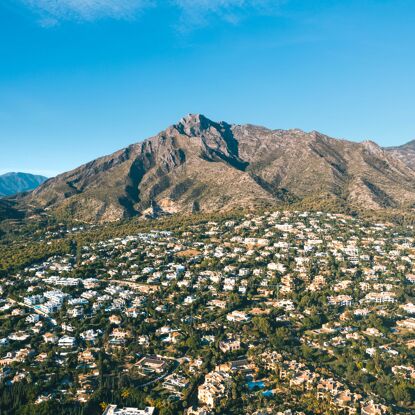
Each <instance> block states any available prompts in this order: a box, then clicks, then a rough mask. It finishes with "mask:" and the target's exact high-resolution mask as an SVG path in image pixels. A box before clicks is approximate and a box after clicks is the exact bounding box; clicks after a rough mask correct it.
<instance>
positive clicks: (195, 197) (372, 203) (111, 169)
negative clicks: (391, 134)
mask: <svg viewBox="0 0 415 415" xmlns="http://www.w3.org/2000/svg"><path fill="white" fill-rule="evenodd" d="M397 152H400V153H399V154H398V153H397ZM403 152H404V150H402V149H400V150H397V149H396V148H392V149H388V148H382V147H380V146H379V145H377V144H376V143H374V142H372V141H364V142H361V143H357V142H352V141H348V140H345V139H335V138H331V137H329V136H327V135H325V134H322V133H319V132H317V131H312V132H304V131H302V130H299V129H291V130H281V129H277V130H271V129H268V128H266V127H261V126H254V125H251V124H245V125H238V124H228V123H227V122H224V121H220V122H216V121H212V120H210V119H209V118H207V117H205V116H203V115H201V114H189V115H187V116H185V117H183V118H182V119H181V120H180V121H179V122H177V123H176V124H173V125H171V126H169V127H167V128H166V129H165V130H164V131H161V132H160V133H159V134H156V135H155V136H153V137H150V138H148V139H146V140H144V141H142V142H138V143H135V144H131V145H129V146H128V147H126V148H124V149H121V150H118V151H116V152H114V153H112V154H110V155H107V156H103V157H100V158H98V159H95V160H92V161H91V162H89V163H86V164H84V165H82V166H80V167H78V168H76V169H74V170H71V171H69V172H66V173H63V174H61V175H58V176H57V177H55V178H53V179H49V180H48V181H46V182H45V183H43V184H42V185H41V186H39V187H38V188H37V189H35V190H34V191H32V192H31V193H29V194H27V195H23V196H19V197H17V204H18V206H19V207H23V208H24V207H25V206H31V207H33V208H35V209H38V210H43V211H45V210H46V211H53V212H57V213H59V214H63V215H67V216H70V217H73V218H75V219H77V220H83V221H87V222H96V221H98V222H108V221H115V220H119V219H122V218H128V217H131V216H137V215H138V216H144V217H146V216H156V215H159V214H173V213H179V212H189V213H190V212H199V211H206V212H209V211H218V210H219V211H220V210H229V209H235V208H239V207H255V206H276V205H278V204H281V203H298V202H301V201H302V200H309V199H310V198H312V197H315V198H331V199H333V200H336V201H338V202H339V203H341V204H343V205H344V206H348V207H349V208H351V209H361V208H365V209H374V210H381V209H388V208H402V209H412V207H413V206H415V170H414V168H413V167H412V166H411V165H410V163H409V162H408V160H407V159H405V157H404V156H403V155H402V153H403Z"/></svg>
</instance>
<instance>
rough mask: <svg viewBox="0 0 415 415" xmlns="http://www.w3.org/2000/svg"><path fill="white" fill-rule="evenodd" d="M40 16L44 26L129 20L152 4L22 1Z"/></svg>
mask: <svg viewBox="0 0 415 415" xmlns="http://www.w3.org/2000/svg"><path fill="white" fill-rule="evenodd" d="M22 1H23V3H24V4H25V5H26V6H28V7H30V8H31V9H32V10H34V11H35V12H37V13H38V14H39V15H40V22H41V24H42V25H44V26H53V25H55V24H57V23H58V22H60V21H62V20H75V21H93V20H97V19H102V18H111V19H131V18H133V17H134V16H135V15H136V13H137V12H138V11H140V10H142V9H144V8H146V7H149V6H150V5H151V4H152V1H151V0H22Z"/></svg>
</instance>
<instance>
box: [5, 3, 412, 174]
mask: <svg viewBox="0 0 415 415" xmlns="http://www.w3.org/2000/svg"><path fill="white" fill-rule="evenodd" d="M0 39H1V41H0V139H1V150H0V173H4V172H6V171H28V172H34V173H40V174H42V173H43V174H46V175H48V176H51V175H54V174H57V173H58V172H62V171H66V170H69V169H71V168H74V167H76V166H78V165H80V164H82V163H84V162H87V161H89V160H91V159H94V158H96V157H98V156H101V155H104V154H108V153H111V152H112V151H115V150H117V149H119V148H121V147H124V146H126V145H128V144H131V143H133V142H137V141H141V140H142V139H144V138H147V137H148V136H151V135H153V134H156V133H157V132H159V131H161V130H162V129H164V128H165V127H167V126H168V125H170V124H172V123H174V122H176V121H177V120H179V119H180V118H181V117H182V116H183V115H185V114H187V113H203V114H205V115H206V116H208V117H210V118H212V119H214V120H226V121H228V122H234V123H252V124H260V125H265V126H267V127H270V128H301V129H304V130H306V131H309V130H318V131H321V132H323V133H326V134H328V135H331V136H334V137H343V138H348V139H352V140H364V139H373V140H374V141H376V142H378V143H379V144H381V145H397V144H401V143H404V142H406V141H409V140H411V139H414V138H415V122H414V120H415V117H414V115H415V114H414V113H415V105H414V99H415V82H414V74H415V52H414V51H415V1H413V0H281V1H280V0H2V1H1V3H0Z"/></svg>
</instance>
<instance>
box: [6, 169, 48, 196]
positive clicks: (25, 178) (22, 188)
mask: <svg viewBox="0 0 415 415" xmlns="http://www.w3.org/2000/svg"><path fill="white" fill-rule="evenodd" d="M45 180H47V177H44V176H37V175H35V174H29V173H6V174H3V175H0V196H9V195H14V194H16V193H21V192H27V191H29V190H33V189H35V188H36V187H38V186H39V185H40V184H42V183H43V182H44V181H45Z"/></svg>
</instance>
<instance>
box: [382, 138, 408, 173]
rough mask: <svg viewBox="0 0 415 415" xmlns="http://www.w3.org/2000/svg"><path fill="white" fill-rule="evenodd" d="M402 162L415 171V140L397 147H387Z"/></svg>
mask: <svg viewBox="0 0 415 415" xmlns="http://www.w3.org/2000/svg"><path fill="white" fill-rule="evenodd" d="M385 150H386V151H389V152H390V153H391V154H393V155H394V156H395V157H398V158H399V159H400V160H402V161H403V162H404V163H405V164H406V165H407V166H409V167H410V168H411V169H414V170H415V140H412V141H409V142H408V143H406V144H403V145H401V146H397V147H387V148H386V149H385Z"/></svg>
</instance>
